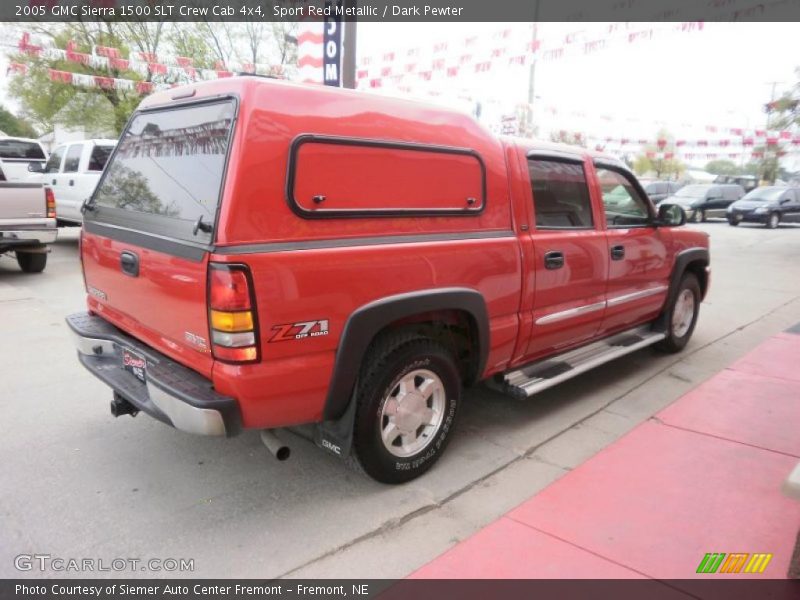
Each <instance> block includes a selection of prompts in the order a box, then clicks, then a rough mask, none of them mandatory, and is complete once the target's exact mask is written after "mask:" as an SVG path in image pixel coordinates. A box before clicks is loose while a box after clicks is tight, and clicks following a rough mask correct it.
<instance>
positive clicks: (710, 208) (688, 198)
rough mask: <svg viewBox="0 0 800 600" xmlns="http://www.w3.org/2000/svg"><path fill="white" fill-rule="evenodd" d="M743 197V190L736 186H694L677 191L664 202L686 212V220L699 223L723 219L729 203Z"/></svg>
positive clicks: (714, 184) (712, 184) (713, 184)
mask: <svg viewBox="0 0 800 600" xmlns="http://www.w3.org/2000/svg"><path fill="white" fill-rule="evenodd" d="M742 196H744V189H743V188H742V186H740V185H737V184H716V183H711V184H695V185H687V186H685V187H682V188H681V189H679V190H678V191H677V192H675V194H673V195H672V196H670V197H669V198H667V199H666V200H664V202H668V203H671V204H677V205H678V206H680V207H681V208H683V209H684V210H685V211H686V215H687V219H689V220H690V221H694V222H695V223H700V222H701V221H705V220H706V219H708V218H709V217H724V216H725V211H726V209H727V208H728V206H730V204H731V203H733V202H736V201H737V200H739V199H740V198H741V197H742Z"/></svg>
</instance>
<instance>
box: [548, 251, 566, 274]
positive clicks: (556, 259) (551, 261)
mask: <svg viewBox="0 0 800 600" xmlns="http://www.w3.org/2000/svg"><path fill="white" fill-rule="evenodd" d="M563 266H564V253H563V252H559V251H558V250H551V251H550V252H548V253H546V254H545V255H544V268H545V269H549V270H553V269H560V268H561V267H563Z"/></svg>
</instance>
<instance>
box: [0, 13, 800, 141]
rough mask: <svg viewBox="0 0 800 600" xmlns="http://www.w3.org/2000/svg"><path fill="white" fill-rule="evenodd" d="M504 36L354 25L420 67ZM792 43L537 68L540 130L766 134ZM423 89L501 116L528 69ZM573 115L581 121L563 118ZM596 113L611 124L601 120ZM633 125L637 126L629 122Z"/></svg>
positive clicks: (743, 28) (696, 48)
mask: <svg viewBox="0 0 800 600" xmlns="http://www.w3.org/2000/svg"><path fill="white" fill-rule="evenodd" d="M633 26H634V27H635V28H637V29H638V28H646V27H647V25H646V24H633ZM655 26H656V27H663V26H664V24H656V25H655ZM504 28H512V29H513V30H514V35H519V36H521V37H527V36H528V35H529V32H530V28H529V26H528V25H525V24H507V25H504V24H501V23H492V24H469V23H466V24H450V25H448V24H444V25H443V24H430V23H423V24H414V25H409V24H402V23H401V24H397V23H393V24H377V23H360V24H359V26H358V55H359V58H360V57H363V56H374V57H381V56H382V55H383V54H384V53H386V52H388V51H396V52H397V53H398V56H400V55H401V54H403V53H404V52H405V51H406V50H407V49H408V48H411V47H420V48H421V52H422V54H423V56H422V58H423V59H424V58H425V53H426V52H428V53H430V52H432V51H433V45H434V44H435V43H437V42H438V41H447V42H448V51H447V52H450V53H452V52H459V51H460V50H459V49H458V44H459V43H460V42H461V41H462V40H464V39H465V38H467V37H470V36H472V35H477V36H478V37H479V38H480V44H485V45H492V44H493V42H492V35H493V33H494V32H497V31H500V30H502V29H504ZM606 29H607V25H604V24H584V23H543V24H541V26H540V29H539V33H538V35H539V37H540V39H541V40H542V43H543V45H545V47H546V46H547V45H551V46H553V45H555V46H557V45H561V43H562V41H563V39H564V37H565V36H566V35H567V34H568V33H571V32H576V31H583V32H584V33H583V35H584V36H585V37H586V38H587V39H592V38H595V37H597V36H598V34H602V32H604V31H605V30H606ZM798 39H800V24H798V23H705V24H704V25H703V29H702V31H699V32H691V33H665V32H662V33H661V34H659V35H657V36H655V37H654V39H652V40H648V41H642V42H637V43H635V44H623V43H618V44H616V45H614V46H612V47H611V48H609V49H605V50H600V51H598V52H596V53H594V54H591V55H581V56H571V57H565V58H561V59H557V60H542V61H539V62H538V63H537V69H536V80H535V89H536V95H537V97H538V98H537V100H538V103H539V104H538V106H539V107H540V108H544V107H550V106H554V107H557V108H558V110H559V113H558V114H552V113H550V112H547V111H544V110H540V111H539V113H538V114H537V117H538V123H539V125H540V127H541V128H542V132H543V133H544V132H546V131H548V130H549V129H577V130H581V131H584V132H588V133H590V134H591V133H597V134H600V135H627V136H631V137H654V136H655V134H656V131H657V130H658V129H660V128H661V127H666V128H667V129H669V130H670V131H671V132H673V133H674V134H675V135H677V136H679V137H680V136H686V135H691V136H692V137H698V136H699V135H700V134H702V133H703V132H702V131H698V129H697V127H698V125H704V124H712V125H718V126H722V127H744V128H756V127H758V128H763V127H764V126H765V122H766V115H765V114H764V112H763V104H764V103H765V102H766V101H768V100H769V97H770V94H771V90H772V82H778V83H777V86H776V90H777V93H778V94H780V93H781V92H782V91H784V90H785V89H787V88H789V87H790V86H791V85H793V84H795V83H796V82H797V80H798V76H797V74H796V72H795V69H796V68H797V67H798V66H800V54H798V53H797V52H796V48H797V40H798ZM6 65H7V60H6V58H5V56H4V57H3V58H2V59H0V78H1V79H0V102H2V103H4V104H7V105H11V107H12V108H15V107H14V104H13V102H11V101H10V100H9V99H8V98H7V95H6V83H7V77H6V76H5V71H6ZM417 85H418V87H419V92H418V95H419V96H420V97H425V93H424V92H425V90H426V89H428V88H426V87H425V85H426V84H417ZM427 85H428V87H429V88H432V89H436V90H438V91H440V92H444V93H445V94H450V95H454V96H455V95H462V96H463V95H469V96H471V97H473V98H476V99H480V100H481V101H482V102H483V103H485V104H486V106H487V107H490V108H492V107H494V108H495V109H496V110H499V111H503V110H507V108H506V107H513V105H514V104H517V103H519V102H525V101H526V100H527V91H528V69H527V67H508V68H503V69H494V70H493V71H492V72H491V73H486V74H474V73H473V74H472V76H469V75H466V76H459V77H458V78H455V80H454V81H448V80H441V81H438V82H435V83H431V84H427ZM575 111H582V112H585V113H586V115H587V116H586V117H585V118H576V117H575V116H574V115H570V114H569V113H570V112H575ZM599 115H612V116H613V117H614V119H615V120H614V121H611V122H609V121H607V120H598V119H597V118H596V117H597V116H599ZM630 118H634V119H638V122H630V121H627V120H626V119H630ZM657 121H659V122H658V123H657ZM661 122H663V123H661ZM687 125H689V126H688V127H687Z"/></svg>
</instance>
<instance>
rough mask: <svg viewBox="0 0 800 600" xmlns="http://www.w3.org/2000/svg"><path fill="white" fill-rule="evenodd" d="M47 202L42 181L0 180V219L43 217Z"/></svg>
mask: <svg viewBox="0 0 800 600" xmlns="http://www.w3.org/2000/svg"><path fill="white" fill-rule="evenodd" d="M46 216H47V203H46V201H45V196H44V187H43V186H42V184H41V183H16V182H6V181H3V182H0V219H43V218H45V217H46Z"/></svg>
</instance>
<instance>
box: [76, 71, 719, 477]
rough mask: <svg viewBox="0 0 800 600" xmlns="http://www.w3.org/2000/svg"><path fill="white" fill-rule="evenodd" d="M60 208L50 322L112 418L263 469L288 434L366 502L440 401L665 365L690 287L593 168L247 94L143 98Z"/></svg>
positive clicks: (545, 146)
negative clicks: (329, 457)
mask: <svg viewBox="0 0 800 600" xmlns="http://www.w3.org/2000/svg"><path fill="white" fill-rule="evenodd" d="M84 211H85V215H84V228H83V231H82V233H81V259H82V262H83V272H84V277H85V284H86V289H87V292H88V299H87V303H88V312H85V313H80V314H77V315H72V316H70V317H68V323H69V325H70V327H71V329H72V330H73V332H74V333H75V337H76V340H77V346H78V351H79V359H80V361H81V363H82V364H83V365H84V366H85V367H86V368H88V369H89V371H91V372H92V373H93V374H94V375H95V376H97V377H98V378H100V379H101V380H103V381H104V382H106V383H107V384H108V385H109V386H110V387H111V388H112V389H113V390H114V398H113V401H112V412H113V414H115V415H121V414H135V413H136V412H138V411H144V412H146V413H148V414H150V415H151V416H153V417H155V418H157V419H160V420H161V421H163V422H165V423H167V424H169V425H172V426H174V427H177V428H179V429H182V430H185V431H190V432H194V433H199V434H207V435H228V436H231V435H234V434H236V433H238V432H239V431H240V430H241V429H243V428H245V429H258V430H262V438H263V439H264V441H265V443H266V444H267V446H268V447H271V448H272V449H273V450H276V451H277V453H278V455H279V457H281V458H282V457H283V456H285V455H286V449H285V448H283V447H282V446H281V445H280V444H278V443H277V441H276V437H275V436H274V430H275V429H278V428H283V427H290V426H295V425H298V424H313V429H314V431H315V439H316V442H317V444H318V445H319V446H320V447H322V448H324V449H326V450H327V451H329V452H331V453H333V454H335V455H337V456H340V457H343V458H348V459H349V461H350V462H351V463H352V464H354V465H357V466H359V467H360V468H362V469H363V470H364V471H366V473H367V474H369V475H370V476H372V477H374V478H375V479H378V480H380V481H384V482H393V483H396V482H402V481H407V480H409V479H412V478H414V477H416V476H418V475H420V474H421V473H423V472H425V471H426V470H427V469H428V468H429V467H430V466H431V465H432V464H433V463H434V462H435V461H436V459H437V458H438V457H439V456H440V455H441V453H442V451H443V450H444V448H445V446H446V445H447V443H448V441H449V440H450V437H451V434H452V431H453V426H454V425H455V423H456V421H457V418H458V413H459V407H460V403H461V401H462V392H461V390H462V388H463V387H464V386H469V385H473V384H475V383H477V382H481V381H485V382H486V383H487V384H488V385H492V386H494V387H495V388H496V389H499V390H502V391H503V392H505V393H507V394H509V395H510V396H512V397H518V398H527V397H528V396H531V395H533V394H535V393H536V392H538V391H540V390H543V389H545V388H547V387H550V386H552V385H555V384H557V383H559V382H561V381H563V380H565V379H567V378H569V377H572V376H574V375H577V374H579V373H581V372H584V371H586V370H588V369H590V368H593V367H596V366H598V365H600V364H602V363H604V362H606V361H609V360H612V359H614V358H617V357H619V356H622V355H624V354H626V353H629V352H633V351H635V350H637V349H640V348H643V347H645V346H649V345H654V346H656V347H657V348H659V349H662V350H665V351H669V352H675V351H679V350H680V349H682V348H683V347H684V345H685V344H686V343H687V341H688V339H689V337H690V336H691V334H692V331H693V329H694V326H695V323H696V320H697V315H698V309H699V304H700V302H701V300H702V299H703V297H704V296H705V294H706V291H707V289H708V285H709V251H708V238H707V236H706V235H705V234H703V233H699V232H695V231H689V230H686V229H681V228H679V227H677V226H679V225H682V224H683V222H684V221H685V215H684V213H683V211H682V210H681V209H680V208H679V207H676V206H671V205H662V206H661V207H660V208H659V210H658V212H657V211H656V209H655V207H654V206H653V204H652V203H651V202H650V201H649V199H648V197H647V195H646V194H645V193H644V191H643V190H642V188H641V186H640V184H639V183H638V181H637V180H636V178H635V177H634V176H633V175H632V174H631V173H630V172H629V170H628V169H627V168H626V167H625V166H624V165H623V164H621V163H620V162H619V161H618V160H616V159H614V158H612V157H609V156H605V155H602V154H599V153H594V152H590V151H587V150H584V149H581V148H572V147H569V146H562V145H555V144H549V143H541V142H537V141H532V140H522V139H511V138H509V139H499V138H497V137H495V136H494V135H492V134H491V133H490V132H488V131H487V130H486V129H484V128H483V127H482V126H481V125H479V124H478V123H476V122H475V121H474V120H473V119H472V118H470V117H469V116H467V115H464V114H461V113H459V112H455V111H450V110H446V109H442V108H436V107H432V106H428V105H425V104H420V103H416V102H410V101H405V100H398V99H391V98H385V97H380V96H375V95H369V94H364V93H358V92H353V91H349V90H342V89H332V88H326V87H314V86H311V87H309V86H303V85H294V84H288V83H282V82H277V81H271V80H267V79H262V78H257V77H241V78H231V79H228V80H221V81H214V82H207V83H199V84H196V85H192V86H189V87H183V88H175V89H172V90H169V91H165V92H160V93H157V94H154V95H152V96H150V97H148V98H147V99H146V100H145V101H144V102H143V103H142V104H141V106H140V107H139V109H138V110H137V111H136V113H135V114H134V115H133V117H132V119H131V120H130V122H129V124H128V126H127V128H126V130H125V132H124V133H123V135H122V137H121V139H120V142H119V144H118V146H117V147H116V149H115V151H114V153H113V155H112V156H111V158H110V160H109V163H108V167H107V168H106V170H105V172H104V174H103V177H102V179H101V181H100V183H99V185H98V187H97V190H96V192H95V193H94V195H93V196H92V198H91V200H90V201H89V202H88V203H87V204H86V205H85V207H84Z"/></svg>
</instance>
